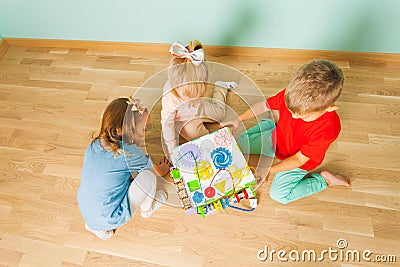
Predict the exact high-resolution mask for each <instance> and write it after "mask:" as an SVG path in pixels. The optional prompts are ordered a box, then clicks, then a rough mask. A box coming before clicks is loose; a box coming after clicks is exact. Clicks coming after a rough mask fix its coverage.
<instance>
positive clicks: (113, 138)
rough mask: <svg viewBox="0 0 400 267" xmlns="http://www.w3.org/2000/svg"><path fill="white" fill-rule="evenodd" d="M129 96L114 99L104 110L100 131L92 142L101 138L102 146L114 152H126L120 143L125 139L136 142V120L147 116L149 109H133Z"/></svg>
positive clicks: (127, 141)
mask: <svg viewBox="0 0 400 267" xmlns="http://www.w3.org/2000/svg"><path fill="white" fill-rule="evenodd" d="M127 102H128V98H117V99H115V100H113V101H112V102H111V103H110V104H108V106H107V107H106V109H105V110H104V112H103V118H102V121H101V128H100V132H99V133H98V134H97V136H94V138H93V140H92V143H93V142H94V141H95V140H99V141H100V144H101V146H102V147H103V148H104V149H105V150H107V151H111V152H113V153H114V156H117V155H118V153H120V154H124V152H123V151H122V149H121V146H120V144H119V142H120V141H123V142H124V143H127V144H134V143H135V125H136V122H138V121H139V120H142V119H144V118H147V115H148V111H147V109H145V110H144V113H143V114H141V113H140V112H139V111H138V110H136V111H132V110H131V109H132V105H131V104H128V103H127Z"/></svg>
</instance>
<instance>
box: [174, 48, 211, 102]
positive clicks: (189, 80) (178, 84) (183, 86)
mask: <svg viewBox="0 0 400 267" xmlns="http://www.w3.org/2000/svg"><path fill="white" fill-rule="evenodd" d="M186 49H188V50H189V52H191V51H195V50H198V49H203V45H202V44H201V43H200V42H199V41H197V40H193V41H190V42H189V44H188V45H187V46H186ZM168 79H169V82H170V83H171V86H172V88H173V89H172V91H171V92H172V93H173V94H174V95H176V96H179V95H183V96H186V97H189V98H199V97H202V96H204V94H205V93H206V90H207V80H208V67H207V64H206V63H205V62H204V61H203V62H201V63H200V65H199V66H196V65H194V64H192V62H191V61H190V59H188V58H178V57H173V58H172V59H171V62H170V68H169V69H168Z"/></svg>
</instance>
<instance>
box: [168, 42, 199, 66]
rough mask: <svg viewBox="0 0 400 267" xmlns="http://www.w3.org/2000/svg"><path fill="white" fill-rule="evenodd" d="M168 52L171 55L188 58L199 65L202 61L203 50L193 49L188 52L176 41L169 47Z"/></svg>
mask: <svg viewBox="0 0 400 267" xmlns="http://www.w3.org/2000/svg"><path fill="white" fill-rule="evenodd" d="M169 52H170V53H171V55H173V56H175V57H178V58H188V59H190V61H191V62H192V63H193V64H194V65H195V66H199V65H200V64H201V62H203V61H204V50H203V49H197V50H195V51H192V52H189V50H187V49H186V47H184V46H183V45H181V44H180V43H178V42H175V43H173V44H172V45H171V47H170V48H169Z"/></svg>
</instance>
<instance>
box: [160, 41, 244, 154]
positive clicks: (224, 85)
mask: <svg viewBox="0 0 400 267" xmlns="http://www.w3.org/2000/svg"><path fill="white" fill-rule="evenodd" d="M170 53H171V55H172V56H173V57H172V59H171V62H170V67H169V69H168V81H167V82H166V83H165V85H164V89H163V98H162V110H161V124H162V129H163V139H164V143H165V145H166V147H167V150H168V153H169V155H170V156H171V153H172V151H171V150H172V148H174V147H175V146H177V145H178V140H177V139H178V138H179V135H180V136H182V137H183V138H184V139H185V140H187V141H190V140H193V139H196V138H198V137H200V136H203V135H206V134H208V133H209V131H208V130H207V128H206V127H205V125H204V123H207V122H221V121H222V119H223V118H224V117H225V102H226V95H227V91H229V90H231V89H233V88H235V87H236V86H237V84H236V83H235V82H221V81H218V82H216V83H215V85H214V91H213V96H212V99H204V98H203V97H204V96H205V94H206V91H207V87H208V86H210V84H208V82H207V80H208V67H207V64H206V62H205V58H204V50H203V45H202V44H201V43H200V42H199V41H197V40H193V41H191V42H189V44H188V45H187V46H186V47H184V46H183V45H181V44H179V43H174V44H172V45H171V47H170ZM177 133H178V135H177Z"/></svg>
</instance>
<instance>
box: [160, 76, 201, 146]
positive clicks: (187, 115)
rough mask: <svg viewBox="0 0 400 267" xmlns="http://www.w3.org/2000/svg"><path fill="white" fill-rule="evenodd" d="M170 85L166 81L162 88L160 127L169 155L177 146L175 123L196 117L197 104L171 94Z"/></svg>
mask: <svg viewBox="0 0 400 267" xmlns="http://www.w3.org/2000/svg"><path fill="white" fill-rule="evenodd" d="M171 89H172V88H171V84H170V83H169V81H167V82H166V83H165V85H164V88H163V97H162V108H161V125H162V131H163V138H164V142H165V144H166V145H167V147H168V151H169V153H171V151H172V148H174V147H175V146H176V145H177V142H176V135H175V122H176V121H188V120H190V119H193V118H195V117H196V116H197V113H198V109H199V105H200V104H199V103H197V104H195V105H193V104H192V103H191V101H185V100H183V99H181V98H179V97H177V96H175V95H174V94H172V93H171Z"/></svg>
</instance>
